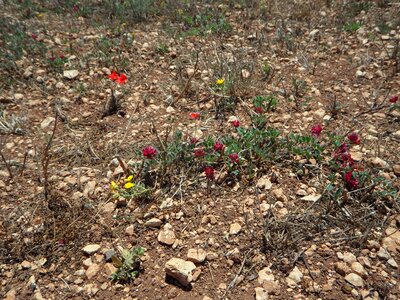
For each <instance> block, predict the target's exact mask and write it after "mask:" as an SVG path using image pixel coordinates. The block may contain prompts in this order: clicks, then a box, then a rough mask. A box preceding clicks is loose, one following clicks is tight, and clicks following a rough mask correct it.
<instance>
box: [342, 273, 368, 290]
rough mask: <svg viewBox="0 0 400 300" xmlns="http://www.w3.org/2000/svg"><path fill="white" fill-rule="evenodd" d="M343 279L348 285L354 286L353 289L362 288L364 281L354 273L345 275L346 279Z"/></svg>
mask: <svg viewBox="0 0 400 300" xmlns="http://www.w3.org/2000/svg"><path fill="white" fill-rule="evenodd" d="M344 279H346V281H347V282H348V283H350V284H352V285H354V286H355V287H363V286H364V280H363V279H362V278H361V277H360V276H359V275H357V274H355V273H350V274H348V275H346V277H345V278H344Z"/></svg>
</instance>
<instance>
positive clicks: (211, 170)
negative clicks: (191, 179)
mask: <svg viewBox="0 0 400 300" xmlns="http://www.w3.org/2000/svg"><path fill="white" fill-rule="evenodd" d="M204 173H205V174H206V177H207V179H209V180H213V179H214V168H213V167H210V166H208V167H204Z"/></svg>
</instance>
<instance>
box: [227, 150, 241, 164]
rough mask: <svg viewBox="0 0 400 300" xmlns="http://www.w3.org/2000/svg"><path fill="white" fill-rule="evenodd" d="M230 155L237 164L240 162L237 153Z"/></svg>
mask: <svg viewBox="0 0 400 300" xmlns="http://www.w3.org/2000/svg"><path fill="white" fill-rule="evenodd" d="M228 157H229V159H230V160H231V162H232V163H235V164H238V163H239V155H238V154H237V153H232V154H229V155H228Z"/></svg>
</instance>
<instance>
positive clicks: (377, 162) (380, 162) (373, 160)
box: [369, 157, 388, 169]
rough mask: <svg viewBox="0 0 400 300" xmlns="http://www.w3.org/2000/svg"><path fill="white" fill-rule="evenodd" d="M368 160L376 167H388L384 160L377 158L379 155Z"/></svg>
mask: <svg viewBox="0 0 400 300" xmlns="http://www.w3.org/2000/svg"><path fill="white" fill-rule="evenodd" d="M369 162H370V163H371V164H372V165H373V166H374V167H377V168H382V169H384V168H387V167H388V163H387V162H386V161H384V160H383V159H382V158H379V157H374V158H371V159H369Z"/></svg>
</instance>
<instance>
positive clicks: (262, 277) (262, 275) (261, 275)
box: [257, 267, 275, 284]
mask: <svg viewBox="0 0 400 300" xmlns="http://www.w3.org/2000/svg"><path fill="white" fill-rule="evenodd" d="M274 280H275V276H274V274H272V270H271V269H270V268H269V267H265V268H264V269H262V270H260V271H259V272H258V278H257V281H258V283H259V284H264V282H266V281H274Z"/></svg>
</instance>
